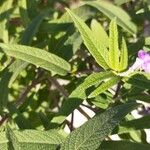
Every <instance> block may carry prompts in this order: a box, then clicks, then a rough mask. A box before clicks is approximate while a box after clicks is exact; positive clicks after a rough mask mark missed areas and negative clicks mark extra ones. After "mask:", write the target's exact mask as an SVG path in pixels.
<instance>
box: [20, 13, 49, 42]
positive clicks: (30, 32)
mask: <svg viewBox="0 0 150 150" xmlns="http://www.w3.org/2000/svg"><path fill="white" fill-rule="evenodd" d="M49 13H50V11H49V10H47V11H44V12H42V13H41V14H39V15H38V16H37V17H35V18H34V19H33V20H32V22H31V23H30V24H29V25H28V26H27V28H26V30H25V32H24V33H23V35H22V37H21V41H20V43H21V44H23V45H30V44H31V42H32V39H33V37H34V36H35V35H36V33H37V32H38V29H39V26H40V25H41V23H42V21H43V20H44V18H45V17H46V16H48V14H49Z"/></svg>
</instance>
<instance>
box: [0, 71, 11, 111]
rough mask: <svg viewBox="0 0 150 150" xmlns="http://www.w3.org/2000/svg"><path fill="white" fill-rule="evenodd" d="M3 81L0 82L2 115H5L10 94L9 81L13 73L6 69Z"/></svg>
mask: <svg viewBox="0 0 150 150" xmlns="http://www.w3.org/2000/svg"><path fill="white" fill-rule="evenodd" d="M0 76H1V80H0V95H1V97H0V114H2V113H3V111H4V110H5V109H6V106H7V102H8V93H9V88H8V84H9V79H10V76H11V73H10V72H8V69H7V68H5V69H4V70H3V71H2V72H1V73H0Z"/></svg>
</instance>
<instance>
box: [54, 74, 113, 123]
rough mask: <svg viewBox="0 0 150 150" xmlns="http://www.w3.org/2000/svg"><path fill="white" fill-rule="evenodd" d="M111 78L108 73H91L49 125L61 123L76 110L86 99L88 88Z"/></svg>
mask: <svg viewBox="0 0 150 150" xmlns="http://www.w3.org/2000/svg"><path fill="white" fill-rule="evenodd" d="M111 76H113V73H112V72H110V71H108V72H100V73H93V74H91V75H89V76H88V77H87V78H86V79H85V80H84V82H83V83H81V84H80V85H79V86H78V87H77V88H76V89H75V90H74V91H73V92H72V93H71V94H70V95H69V98H68V99H67V100H66V101H65V102H64V104H63V105H62V107H61V108H60V111H59V113H58V115H57V116H55V117H54V118H53V119H52V120H51V123H59V124H61V123H63V122H64V120H65V118H66V117H67V116H68V115H69V114H70V113H72V111H73V110H74V109H76V108H77V107H78V106H79V105H80V104H81V103H82V102H83V100H84V99H86V97H87V96H86V89H88V88H89V87H91V86H93V85H95V84H97V83H100V82H101V81H103V80H104V79H107V78H109V77H111Z"/></svg>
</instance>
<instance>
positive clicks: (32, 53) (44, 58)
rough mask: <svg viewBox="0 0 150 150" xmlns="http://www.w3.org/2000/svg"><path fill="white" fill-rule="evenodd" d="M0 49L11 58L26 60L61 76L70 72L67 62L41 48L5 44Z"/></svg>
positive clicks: (1, 44) (0, 45)
mask: <svg viewBox="0 0 150 150" xmlns="http://www.w3.org/2000/svg"><path fill="white" fill-rule="evenodd" d="M0 47H1V48H2V49H3V51H4V52H5V53H6V54H7V55H9V56H12V57H15V58H17V59H21V60H24V61H26V62H29V63H32V64H34V65H37V66H39V67H42V68H44V69H46V70H49V71H52V72H55V73H57V74H60V75H65V74H66V73H67V72H68V71H69V70H70V65H69V63H67V62H66V61H65V60H63V59H62V58H60V57H58V56H56V55H54V54H51V53H49V52H47V51H44V50H42V49H39V48H33V47H29V46H23V45H11V44H3V43H0Z"/></svg>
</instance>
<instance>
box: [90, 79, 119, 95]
mask: <svg viewBox="0 0 150 150" xmlns="http://www.w3.org/2000/svg"><path fill="white" fill-rule="evenodd" d="M119 81H120V78H119V77H111V78H110V79H109V80H108V81H106V82H104V83H102V84H101V85H100V86H99V87H98V88H96V90H94V91H93V92H92V93H91V94H90V95H89V96H88V98H92V97H96V96H97V95H99V94H101V93H102V92H104V91H106V90H107V89H108V88H110V87H112V86H113V85H115V84H117V82H119Z"/></svg>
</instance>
